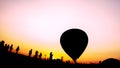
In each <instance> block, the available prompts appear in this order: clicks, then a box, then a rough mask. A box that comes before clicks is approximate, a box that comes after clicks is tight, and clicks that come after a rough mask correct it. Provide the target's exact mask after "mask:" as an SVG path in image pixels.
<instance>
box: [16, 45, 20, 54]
mask: <svg viewBox="0 0 120 68" xmlns="http://www.w3.org/2000/svg"><path fill="white" fill-rule="evenodd" d="M19 50H20V48H19V46H17V48H16V53H17V54H18V51H19Z"/></svg>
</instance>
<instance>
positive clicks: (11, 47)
mask: <svg viewBox="0 0 120 68" xmlns="http://www.w3.org/2000/svg"><path fill="white" fill-rule="evenodd" d="M12 49H13V44H11V46H10V52H12Z"/></svg>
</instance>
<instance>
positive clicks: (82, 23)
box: [0, 0, 120, 63]
mask: <svg viewBox="0 0 120 68" xmlns="http://www.w3.org/2000/svg"><path fill="white" fill-rule="evenodd" d="M119 6H120V1H119V0H0V40H5V43H7V44H10V45H11V44H13V48H14V49H15V48H16V47H17V46H20V53H22V54H25V55H28V52H29V50H30V49H33V55H34V52H35V51H36V50H38V51H39V53H40V52H42V53H43V56H42V57H43V58H44V57H45V55H46V56H47V58H48V57H49V53H50V52H53V56H54V58H61V57H62V56H63V60H65V61H67V60H70V61H73V60H72V59H71V58H70V57H69V56H68V55H67V54H66V53H65V52H64V50H63V49H62V47H61V45H60V36H61V35H62V33H63V32H64V31H66V30H68V29H71V28H78V29H82V30H84V31H85V32H86V33H87V35H88V38H89V41H88V45H87V47H86V49H85V51H84V52H83V53H82V55H81V56H80V57H79V58H78V59H77V62H80V63H90V62H93V63H98V62H99V61H100V60H101V61H102V60H104V59H107V58H111V57H112V58H117V59H120V55H119V53H120V8H119Z"/></svg>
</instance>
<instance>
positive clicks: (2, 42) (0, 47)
mask: <svg viewBox="0 0 120 68" xmlns="http://www.w3.org/2000/svg"><path fill="white" fill-rule="evenodd" d="M4 44H5V41H4V40H2V41H1V42H0V50H1V49H3V48H4Z"/></svg>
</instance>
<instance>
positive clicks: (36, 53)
mask: <svg viewBox="0 0 120 68" xmlns="http://www.w3.org/2000/svg"><path fill="white" fill-rule="evenodd" d="M37 56H38V51H37V50H36V52H35V58H37Z"/></svg>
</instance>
